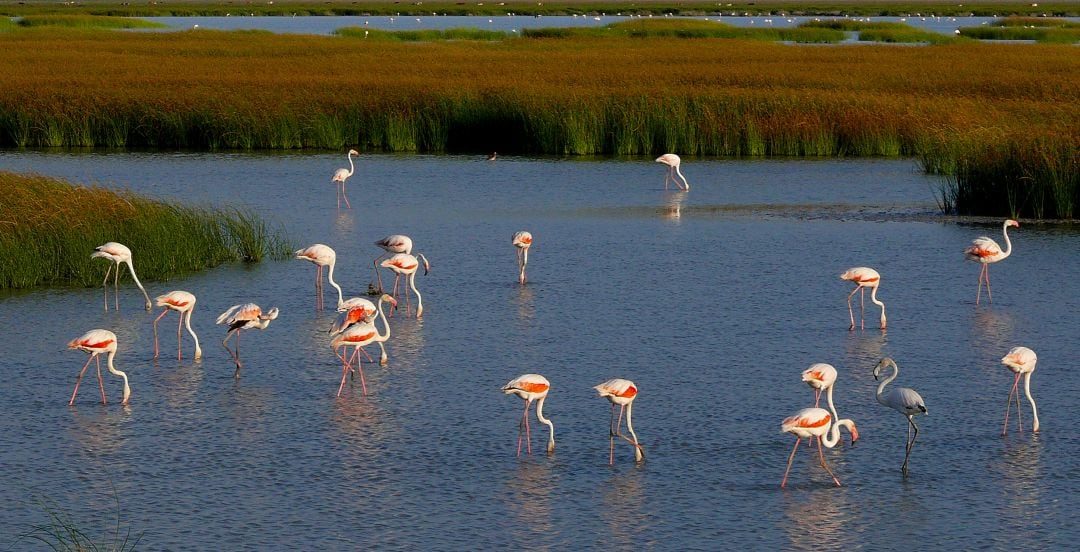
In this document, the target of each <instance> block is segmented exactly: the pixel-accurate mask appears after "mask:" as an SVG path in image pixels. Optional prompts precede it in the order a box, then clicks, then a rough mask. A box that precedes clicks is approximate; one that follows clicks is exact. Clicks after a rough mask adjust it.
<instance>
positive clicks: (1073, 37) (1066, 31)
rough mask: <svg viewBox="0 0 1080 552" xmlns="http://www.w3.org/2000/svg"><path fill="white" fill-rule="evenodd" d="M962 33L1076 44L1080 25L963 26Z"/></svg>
mask: <svg viewBox="0 0 1080 552" xmlns="http://www.w3.org/2000/svg"><path fill="white" fill-rule="evenodd" d="M960 35H961V36H964V37H968V38H974V39H978V40H1031V41H1034V42H1043V43H1057V44H1076V43H1077V42H1080V27H1020V26H1008V27H994V26H980V27H961V28H960Z"/></svg>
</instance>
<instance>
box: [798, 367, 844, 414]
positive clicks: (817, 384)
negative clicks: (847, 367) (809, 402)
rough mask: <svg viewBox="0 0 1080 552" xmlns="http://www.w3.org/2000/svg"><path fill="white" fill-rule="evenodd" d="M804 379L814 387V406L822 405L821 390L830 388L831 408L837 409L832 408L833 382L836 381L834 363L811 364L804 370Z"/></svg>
mask: <svg viewBox="0 0 1080 552" xmlns="http://www.w3.org/2000/svg"><path fill="white" fill-rule="evenodd" d="M802 380H803V381H805V382H806V384H807V385H809V386H810V387H812V388H813V389H814V406H820V404H821V392H822V391H823V390H828V395H829V409H830V410H832V411H833V412H835V411H836V409H834V408H832V389H833V384H835V383H836V368H833V365H832V364H825V363H824V362H818V363H816V364H811V365H810V367H809V368H807V369H806V370H803V373H802Z"/></svg>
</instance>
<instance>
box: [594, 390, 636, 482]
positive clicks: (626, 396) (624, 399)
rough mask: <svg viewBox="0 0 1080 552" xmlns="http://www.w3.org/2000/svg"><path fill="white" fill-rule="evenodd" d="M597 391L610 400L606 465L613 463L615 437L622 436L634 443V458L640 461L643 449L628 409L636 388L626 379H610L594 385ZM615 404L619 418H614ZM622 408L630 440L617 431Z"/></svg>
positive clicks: (630, 406) (631, 403)
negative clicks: (617, 406) (624, 410)
mask: <svg viewBox="0 0 1080 552" xmlns="http://www.w3.org/2000/svg"><path fill="white" fill-rule="evenodd" d="M593 389H596V391H597V393H599V394H600V396H601V397H604V398H606V399H607V400H609V401H611V423H610V424H609V426H610V428H609V431H608V465H612V464H614V463H615V437H616V436H618V437H622V438H623V439H626V440H627V441H628V442H629V443H630V444H632V445H634V459H635V460H636V461H638V462H641V461H642V460H644V459H645V451H643V450H642V449H641V445H640V444H638V438H637V434H636V433H634V424H633V423H632V422H631V420H630V411H631V409H632V408H633V406H634V404H633V403H634V399H635V398H636V397H637V393H638V388H637V385H634V382H632V381H630V380H627V379H619V378H615V379H610V380H607V381H605V382H604V383H601V384H600V385H597V386H594V387H593ZM615 405H619V419H618V421H616V420H615ZM623 408H625V409H626V429H627V430H629V431H630V435H631V436H632V437H633V439H632V440H631V439H630V438H628V437H627V436H625V435H623V434H622V433H619V426H621V425H622V414H623Z"/></svg>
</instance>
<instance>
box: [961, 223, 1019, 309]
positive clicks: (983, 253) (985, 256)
mask: <svg viewBox="0 0 1080 552" xmlns="http://www.w3.org/2000/svg"><path fill="white" fill-rule="evenodd" d="M1010 226H1014V227H1016V228H1020V223H1019V222H1016V221H1015V220H1012V219H1009V220H1006V221H1005V223H1004V224H1002V225H1001V233H1002V235H1003V236H1005V251H1002V250H1001V247H999V246H998V244H997V242H996V241H994V240H992V239H990V238H988V237H986V236H980V237H978V238H975V239H974V240H972V241H971V245H970V246H968V248H967V249H965V250H964V258H966V259H967V260H969V261H975V262H978V263H982V270H980V271H979V289H978V291H977V292H976V294H975V304H976V305H978V304H979V298H980V297H981V296H982V283H983V280H985V281H986V298H987V299H989V300H990V302H991V303H993V302H994V296H993V295H990V263H996V262H998V261H1000V260H1003V259H1005V257H1008V256H1009V255H1011V254H1012V242H1011V241H1009V227H1010Z"/></svg>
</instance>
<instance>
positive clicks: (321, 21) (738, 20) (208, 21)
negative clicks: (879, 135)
mask: <svg viewBox="0 0 1080 552" xmlns="http://www.w3.org/2000/svg"><path fill="white" fill-rule="evenodd" d="M661 17H663V16H659V15H658V16H655V17H652V18H653V19H656V18H661ZM643 18H644V19H649V18H650V17H648V16H645V17H639V16H629V15H622V14H607V13H605V14H603V15H588V16H585V15H573V16H571V15H553V16H542V17H534V16H529V15H515V14H511V13H508V14H506V15H502V16H456V15H449V16H448V15H438V14H431V15H427V16H416V15H396V16H387V15H379V16H374V15H372V16H351V15H348V16H346V15H343V16H319V17H312V16H296V17H289V16H255V15H250V14H244V13H241V12H237V13H235V14H230V15H228V16H213V17H144V18H141V19H146V20H149V21H157V22H159V23H164V24H166V25H169V26H170V28H172V29H177V30H182V29H191V28H193V27H194V26H196V25H197V26H198V27H199V28H201V29H216V30H227V31H232V30H263V31H271V32H275V33H299V34H318V35H328V34H332V33H333V32H334V31H335V30H337V29H340V28H343V27H366V28H371V29H378V30H383V31H416V30H431V29H435V30H446V29H459V28H470V29H487V30H492V31H503V32H515V31H518V30H521V29H535V28H547V27H560V28H561V27H602V26H605V25H610V24H612V23H617V22H620V21H630V20H632V19H643ZM692 19H706V20H712V21H719V22H722V23H726V24H728V25H734V26H736V27H752V28H790V27H797V26H799V25H801V24H803V23H805V22H807V21H810V20H814V19H828V18H827V17H810V16H803V17H792V16H781V15H774V16H753V17H751V16H744V15H734V16H728V15H721V16H715V15H714V16H709V17H694V18H692ZM857 19H858V20H859V21H868V22H893V23H905V24H907V25H910V26H912V27H915V28H918V29H923V30H927V31H933V32H939V33H943V34H952V33H953V32H954V31H955V30H956V29H957V28H958V27H976V26H979V25H989V24H990V23H992V22H993V21H995V20H996V19H997V18H995V17H940V16H930V15H927V16H909V17H860V18H857ZM1066 19H1077V18H1066Z"/></svg>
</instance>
